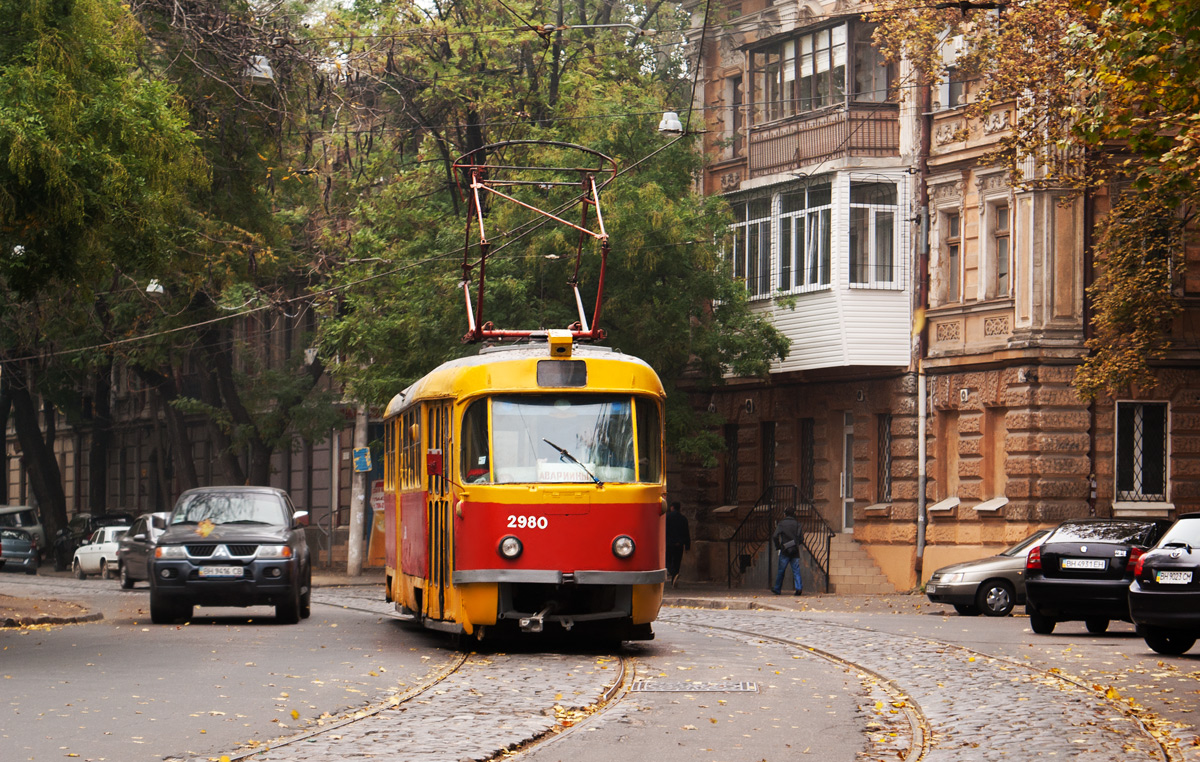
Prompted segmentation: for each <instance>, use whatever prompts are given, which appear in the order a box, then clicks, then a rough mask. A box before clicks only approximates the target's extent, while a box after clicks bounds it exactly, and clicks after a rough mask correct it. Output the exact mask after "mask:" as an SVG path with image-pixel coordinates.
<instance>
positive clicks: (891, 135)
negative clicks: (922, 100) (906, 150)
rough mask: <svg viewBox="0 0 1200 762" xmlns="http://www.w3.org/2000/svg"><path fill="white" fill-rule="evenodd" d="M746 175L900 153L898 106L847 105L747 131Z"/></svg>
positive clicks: (884, 156) (780, 171)
mask: <svg viewBox="0 0 1200 762" xmlns="http://www.w3.org/2000/svg"><path fill="white" fill-rule="evenodd" d="M747 143H748V144H749V159H750V166H749V173H750V177H752V178H754V177H762V176H764V175H773V174H779V173H782V172H789V171H792V170H796V169H800V168H801V167H804V166H806V165H811V164H815V163H818V162H822V161H830V160H833V159H839V158H844V157H882V158H886V157H892V156H899V155H900V107H899V106H898V105H897V104H895V103H850V104H848V105H846V106H840V107H838V108H833V109H827V110H824V111H819V112H809V113H806V114H802V115H799V116H795V117H791V118H789V119H786V120H781V121H777V122H771V123H769V124H765V125H759V126H755V127H751V128H750V129H749V135H748V140H747Z"/></svg>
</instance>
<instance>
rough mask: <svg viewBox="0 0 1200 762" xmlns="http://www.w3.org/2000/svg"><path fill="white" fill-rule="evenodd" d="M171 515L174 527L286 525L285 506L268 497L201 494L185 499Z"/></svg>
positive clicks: (249, 494) (237, 494)
mask: <svg viewBox="0 0 1200 762" xmlns="http://www.w3.org/2000/svg"><path fill="white" fill-rule="evenodd" d="M181 500H182V502H181V503H180V504H179V505H178V506H176V507H175V510H174V511H173V512H172V513H171V524H173V525H174V524H199V523H200V522H201V521H206V520H207V521H211V522H212V523H214V524H272V525H281V524H286V523H287V521H286V517H285V514H284V508H283V503H282V502H281V501H280V500H279V498H278V497H276V496H275V495H272V494H267V493H251V492H199V493H196V494H193V495H185V496H184V497H183V498H181Z"/></svg>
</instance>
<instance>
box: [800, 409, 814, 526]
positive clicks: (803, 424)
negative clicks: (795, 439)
mask: <svg viewBox="0 0 1200 762" xmlns="http://www.w3.org/2000/svg"><path fill="white" fill-rule="evenodd" d="M816 470H817V454H816V435H815V434H814V433H813V419H812V418H801V419H800V502H802V503H804V504H805V505H812V502H813V493H814V490H813V479H814V478H815V477H816Z"/></svg>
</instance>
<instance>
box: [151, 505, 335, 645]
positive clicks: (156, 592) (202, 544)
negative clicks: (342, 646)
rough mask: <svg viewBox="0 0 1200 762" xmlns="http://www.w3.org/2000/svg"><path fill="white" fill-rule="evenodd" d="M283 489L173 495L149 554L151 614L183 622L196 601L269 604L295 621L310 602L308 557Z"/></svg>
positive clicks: (297, 515)
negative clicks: (167, 515) (171, 506)
mask: <svg viewBox="0 0 1200 762" xmlns="http://www.w3.org/2000/svg"><path fill="white" fill-rule="evenodd" d="M307 524H308V512H307V511H297V510H296V508H295V506H293V505H292V501H291V498H289V497H288V494H287V493H286V492H284V491H283V490H280V489H274V488H272V487H201V488H199V489H191V490H188V491H186V492H184V493H183V494H182V495H180V496H179V500H178V501H177V502H176V503H175V508H174V509H173V510H172V511H171V516H170V518H169V519H168V521H167V530H166V531H165V532H163V534H162V535H161V536H160V537H159V538H158V546H157V547H156V548H155V550H154V557H153V558H152V559H151V561H150V619H151V621H153V622H155V623H156V624H168V623H172V622H178V621H187V620H188V619H190V618H191V616H192V609H193V607H194V606H263V605H267V606H274V607H275V618H276V620H277V621H280V622H283V623H286V624H295V623H296V622H299V621H300V620H301V619H304V618H307V617H308V615H309V612H310V609H311V596H312V564H311V559H310V557H309V552H308V545H307V543H306V542H305V538H304V527H305V526H306V525H307Z"/></svg>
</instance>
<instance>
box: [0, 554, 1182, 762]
mask: <svg viewBox="0 0 1200 762" xmlns="http://www.w3.org/2000/svg"><path fill="white" fill-rule="evenodd" d="M0 593H5V594H10V595H25V596H42V597H55V598H61V599H67V600H80V601H83V602H85V603H86V604H87V605H88V606H90V607H92V608H93V609H96V608H98V609H100V610H101V611H102V612H103V613H104V615H105V618H104V619H103V620H102V621H100V622H96V623H92V624H86V625H71V626H56V627H47V628H33V629H22V630H11V629H10V630H0V677H2V678H3V679H4V683H3V687H4V694H5V701H6V702H7V704H8V710H7V711H6V712H0V740H2V742H3V748H5V750H6V751H5V752H4V754H3V755H2V758H3V759H4V760H9V759H13V760H60V759H63V758H67V757H71V756H72V755H79V756H78V758H80V759H93V760H119V761H120V762H125V761H126V760H129V761H131V762H136V761H138V760H146V761H147V762H149V760H164V759H166V760H189V761H190V760H197V759H217V758H219V757H220V756H221V755H222V754H232V755H233V756H234V757H236V756H237V752H238V751H239V750H240V751H242V752H244V751H245V750H247V749H248V748H256V747H254V744H258V745H259V746H258V747H257V748H263V746H265V745H270V746H271V747H272V749H271V751H270V752H269V753H267V752H264V753H262V754H257V755H255V757H254V759H255V760H260V759H261V760H267V761H269V760H288V761H289V762H292V761H296V762H298V761H299V760H307V759H314V760H327V759H336V758H349V757H354V758H358V759H385V758H386V759H390V760H395V759H406V760H407V759H423V760H424V759H428V760H442V759H445V760H448V761H449V762H457V760H461V759H487V758H489V757H491V756H492V755H493V754H494V753H496V752H498V751H499V750H500V749H504V748H520V749H521V752H520V755H519V758H521V759H527V760H534V761H535V762H553V761H554V760H568V759H569V760H572V761H573V762H593V761H594V762H610V761H611V760H612V759H613V758H614V756H620V757H623V758H625V759H628V760H632V761H635V762H636V761H639V760H651V759H652V760H655V762H675V761H676V760H679V761H680V762H682V760H712V761H713V762H725V761H729V762H759V761H760V760H763V759H769V760H776V759H786V758H793V757H800V758H804V757H805V756H807V755H814V757H813V758H820V759H823V760H832V761H833V762H843V761H844V762H851V760H854V759H856V758H862V759H875V758H880V759H906V758H915V757H913V756H912V755H913V754H914V753H916V751H920V749H922V748H923V749H924V752H922V753H924V754H926V755H927V756H926V758H927V759H929V760H931V761H932V760H939V759H947V760H955V762H960V761H961V760H973V759H980V760H991V759H1024V758H1030V756H1028V755H1029V754H1031V750H1037V751H1038V753H1042V752H1045V753H1047V754H1049V753H1053V754H1054V756H1055V758H1062V759H1083V760H1091V759H1096V760H1104V759H1112V758H1116V757H1117V756H1122V755H1127V754H1135V755H1136V756H1137V758H1147V759H1163V760H1168V761H1171V762H1173V761H1174V760H1192V759H1200V753H1198V752H1200V746H1197V745H1196V742H1197V738H1196V733H1195V731H1196V720H1195V712H1194V710H1195V709H1196V708H1197V704H1198V703H1200V701H1198V697H1200V652H1198V654H1197V655H1196V656H1192V655H1184V656H1181V657H1162V656H1159V655H1157V654H1154V653H1153V652H1151V651H1150V650H1149V649H1148V648H1147V647H1146V646H1145V644H1144V643H1143V642H1142V641H1141V639H1140V638H1137V637H1136V636H1135V635H1134V634H1133V630H1132V628H1131V627H1129V626H1128V625H1125V624H1122V623H1114V624H1113V625H1112V628H1111V631H1110V632H1109V633H1108V634H1105V635H1099V636H1096V635H1091V634H1089V633H1087V632H1086V631H1085V630H1084V628H1083V626H1082V624H1081V623H1079V624H1075V623H1066V624H1062V625H1059V628H1058V629H1057V630H1056V632H1055V634H1054V635H1052V636H1039V635H1034V634H1033V633H1032V632H1031V631H1030V630H1029V627H1028V620H1027V619H1025V618H1024V617H1012V618H1004V619H989V618H986V617H960V616H957V615H955V614H954V613H953V611H952V610H951V609H948V608H943V607H937V606H924V607H922V606H920V605H919V601H914V600H913V598H912V597H911V596H910V597H907V598H900V597H897V598H896V599H895V600H896V606H895V608H890V607H891V606H892V603H891V602H886V601H884V600H883V599H865V600H864V602H863V603H862V605H854V603H855V602H854V601H851V600H847V599H839V598H830V599H820V598H816V599H812V598H806V599H803V602H801V599H796V600H794V601H793V600H786V601H784V600H781V599H777V598H773V597H767V598H766V599H765V600H760V601H747V600H745V599H743V600H741V601H734V602H733V604H734V605H743V604H744V605H747V606H758V605H761V604H762V603H767V604H775V605H779V606H780V607H781V610H774V611H765V610H717V609H715V608H713V609H706V608H697V607H685V608H668V609H664V611H663V616H662V619H661V621H660V622H659V624H658V625H657V626H656V632H657V634H658V637H657V638H656V640H654V641H652V642H649V643H639V644H630V645H627V646H626V647H625V648H624V649H623V651H622V653H621V654H619V655H617V656H614V655H611V654H603V653H589V652H587V651H583V652H578V653H571V652H566V653H554V654H549V655H547V654H543V653H540V652H538V651H536V650H532V651H529V650H527V651H525V652H523V653H489V652H485V653H483V654H472V655H469V656H468V657H466V660H465V662H463V663H461V669H458V670H457V671H454V668H455V667H456V666H458V664H457V662H461V661H462V660H463V658H464V657H462V656H460V654H458V653H457V652H455V651H453V650H452V649H451V648H450V645H451V644H450V643H449V641H448V640H447V639H446V638H445V636H442V635H438V634H435V633H428V632H425V631H423V630H421V629H418V628H415V627H413V626H411V625H407V624H403V623H401V622H399V621H397V620H396V619H395V618H394V617H393V616H392V614H391V607H390V604H386V603H384V602H383V601H382V600H381V597H382V592H381V589H380V588H379V587H378V586H366V587H346V588H341V587H339V588H324V589H319V590H318V591H317V592H316V594H315V596H314V606H313V617H312V618H311V619H309V620H306V621H304V622H302V623H301V624H299V625H295V626H282V625H276V624H274V622H273V619H272V613H273V612H272V611H271V610H270V609H269V608H260V609H247V610H239V609H222V610H210V609H197V613H198V614H199V615H200V616H198V617H197V619H196V620H195V621H193V623H192V624H189V625H187V626H155V625H150V624H149V623H148V622H146V621H145V620H146V618H147V613H148V612H147V609H146V607H147V598H148V596H147V590H146V588H145V587H144V586H142V587H139V588H138V589H136V590H133V591H122V590H120V589H119V586H118V584H117V583H116V582H115V581H105V580H96V579H91V580H87V581H83V582H80V581H77V580H74V579H70V578H64V577H43V576H38V577H26V576H25V575H8V574H2V575H0ZM709 594H710V600H707V601H701V604H703V605H709V606H713V607H719V606H723V605H725V603H724V602H722V601H717V600H711V597H717V596H719V594H720V591H709ZM681 602H682V601H681ZM914 604H917V605H914ZM789 607H792V608H790V609H789ZM801 607H802V608H804V609H806V610H800V608H801ZM618 656H619V657H620V658H618ZM456 660H457V662H456ZM618 662H620V663H621V664H622V665H623V667H622V669H624V670H626V672H627V674H625V676H624V677H623V678H620V680H618V678H617V676H616V672H617V663H618ZM442 675H449V676H448V677H445V679H444V681H443V682H439V683H437V684H436V685H434V684H433V678H434V677H435V676H442ZM439 679H441V678H440V677H439ZM614 680H618V682H620V685H618V686H617V687H620V688H621V690H620V691H618V692H616V693H615V694H614V695H615V698H614V699H613V700H612V701H610V702H607V703H605V701H604V700H602V699H601V698H600V697H601V695H602V694H604V695H606V696H607V695H608V693H609V692H610V691H611V689H612V688H613V687H614V685H616V683H614ZM418 686H422V687H426V688H427V689H428V690H427V691H426V692H425V693H423V694H421V695H420V696H419V697H418V698H417V699H415V700H412V701H408V702H407V703H404V704H403V705H402V706H395V707H393V706H391V705H390V703H389V701H388V700H389V697H390V698H392V699H393V701H394V702H395V703H401V700H402V698H403V697H406V696H408V695H409V693H411V692H412V691H414V690H416V689H417V687H418ZM368 707H370V708H373V711H375V710H378V711H376V712H375V713H374V714H372V715H371V716H370V717H366V718H362V714H363V713H361V712H359V714H358V715H357V716H356V715H355V712H356V711H358V710H362V709H363V708H368ZM906 713H907V715H906ZM906 716H911V717H914V718H916V719H914V720H912V722H911V724H912V726H913V727H912V728H910V727H909V723H908V722H907V721H906V720H905V717H906ZM347 718H348V719H349V721H348V719H347ZM360 718H361V719H360ZM333 725H338V728H339V729H338V730H337V732H336V733H333V732H324V733H321V732H319V731H320V730H321V727H324V726H329V727H332V726H333ZM914 728H915V732H914V730H913V729H914ZM300 732H306V733H313V732H317V733H318V734H317V735H316V736H314V737H312V738H306V739H305V741H304V742H302V743H301V742H295V743H292V744H290V745H289V744H283V745H278V744H271V743H270V742H272V741H273V740H275V739H280V738H286V737H289V736H291V737H293V738H295V737H296V734H297V733H300ZM535 737H536V738H539V739H541V740H539V741H537V742H536V743H533V744H531V745H529V746H528V747H526V746H525V744H526V743H527V742H528V741H529V739H532V738H535ZM247 744H250V745H251V746H249V747H248V746H247ZM922 744H923V746H922ZM914 750H916V751H914ZM868 753H870V754H871V755H872V756H860V755H865V754H868ZM906 755H908V756H907V757H906Z"/></svg>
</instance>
